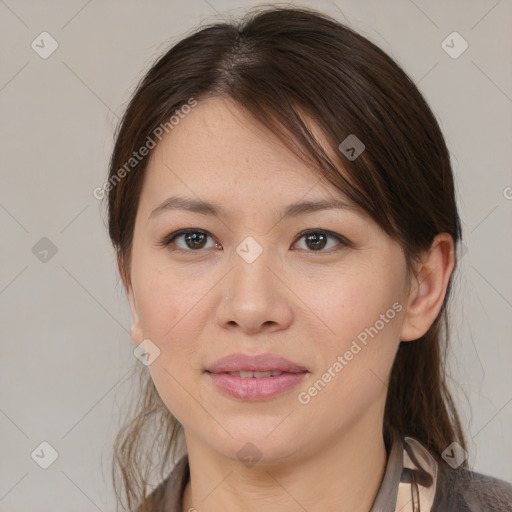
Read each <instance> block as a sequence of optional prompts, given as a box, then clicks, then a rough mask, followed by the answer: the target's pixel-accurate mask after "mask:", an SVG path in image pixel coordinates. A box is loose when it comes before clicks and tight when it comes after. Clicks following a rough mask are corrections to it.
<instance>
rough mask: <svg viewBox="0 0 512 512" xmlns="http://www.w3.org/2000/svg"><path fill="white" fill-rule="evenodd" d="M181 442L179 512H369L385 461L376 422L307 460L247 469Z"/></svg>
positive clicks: (194, 442) (343, 436) (195, 443)
mask: <svg viewBox="0 0 512 512" xmlns="http://www.w3.org/2000/svg"><path fill="white" fill-rule="evenodd" d="M374 425H375V423H374ZM186 440H187V451H188V459H189V467H190V481H189V483H188V484H187V486H186V489H185V493H184V496H183V507H182V510H183V511H184V512H187V511H189V510H190V509H192V510H197V511H198V512H221V511H225V510H244V511H246V512H256V511H260V510H265V511H266V512H278V511H279V512H292V511H293V512H296V511H297V510H301V509H302V510H307V511H308V512H320V511H322V512H325V511H336V512H353V511H354V510H357V511H361V512H369V511H370V510H371V507H372V504H373V502H374V500H375V496H376V495H377V492H378V490H379V487H380V484H381V482H382V478H383V476H384V472H385V468H386V460H387V454H386V447H385V444H384V440H383V437H382V428H381V426H380V425H379V424H378V423H377V424H376V427H375V426H373V427H372V426H366V427H363V426H361V425H357V426H354V427H353V428H351V429H350V430H348V431H344V432H343V433H342V434H339V436H338V437H337V439H336V440H334V441H333V442H330V443H328V446H325V448H324V449H323V450H319V451H317V452H316V453H314V454H313V455H311V456H308V457H305V458H294V459H293V461H287V462H279V463H273V464H259V463H258V464H256V465H254V466H252V467H246V466H245V465H243V464H242V463H240V462H239V461H238V460H233V459H231V458H226V457H224V456H222V455H219V453H218V452H214V451H212V450H211V449H208V448H207V447H206V446H205V445H204V444H202V443H201V442H200V441H199V440H198V438H196V437H194V436H193V435H191V434H190V433H186Z"/></svg>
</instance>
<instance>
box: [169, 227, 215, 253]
mask: <svg viewBox="0 0 512 512" xmlns="http://www.w3.org/2000/svg"><path fill="white" fill-rule="evenodd" d="M208 238H211V237H210V235H209V234H208V233H207V232H206V231H203V230H200V229H186V230H180V231H176V232H174V233H171V234H170V235H169V236H167V237H166V238H164V240H162V241H161V242H160V244H159V245H162V246H164V247H167V246H170V245H176V246H177V248H178V249H182V250H184V251H190V252H193V251H199V250H200V249H203V248H212V247H219V245H218V244H217V243H215V242H214V243H213V245H210V247H207V246H206V242H207V240H208ZM175 240H178V241H180V240H181V241H183V243H182V244H181V245H180V244H178V243H175V242H174V241H175Z"/></svg>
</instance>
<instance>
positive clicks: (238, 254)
mask: <svg viewBox="0 0 512 512" xmlns="http://www.w3.org/2000/svg"><path fill="white" fill-rule="evenodd" d="M265 245H266V244H265V242H264V237H262V236H259V237H258V238H257V239H256V238H255V237H254V236H247V237H245V238H244V239H243V240H242V242H240V244H239V245H238V246H237V247H236V250H235V254H234V255H233V260H234V261H233V264H234V272H233V276H232V286H233V288H234V289H235V288H240V289H241V290H243V291H248V292H251V291H252V293H258V294H261V293H262V292H263V295H266V294H268V292H270V291H271V288H272V284H271V283H272V281H273V280H275V275H274V273H273V272H272V271H271V270H270V268H271V267H272V266H275V265H274V263H273V262H274V261H275V259H276V258H275V256H276V254H273V253H272V250H271V249H270V248H269V247H266V246H265ZM272 278H274V279H272Z"/></svg>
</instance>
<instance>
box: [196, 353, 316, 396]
mask: <svg viewBox="0 0 512 512" xmlns="http://www.w3.org/2000/svg"><path fill="white" fill-rule="evenodd" d="M238 372H244V375H245V376H244V377H242V376H240V375H231V374H232V373H238ZM246 372H258V373H259V372H266V373H265V374H264V375H263V376H261V375H256V376H255V377H250V376H247V373H246ZM269 372H271V373H273V374H277V373H279V375H273V376H271V375H268V373H269ZM206 373H207V375H208V376H209V377H210V378H211V379H212V381H213V382H214V384H215V385H216V386H217V387H218V388H219V389H220V390H221V391H223V392H224V393H226V394H227V395H229V396H232V397H234V398H240V399H242V400H261V399H265V398H271V397H273V396H276V395H278V394H279V393H282V392H284V391H286V390H289V389H291V388H292V387H294V386H296V385H297V384H298V383H299V382H301V381H302V380H303V379H304V377H305V376H306V375H307V374H308V373H309V372H308V371H307V369H306V368H304V367H303V366H300V365H298V364H296V363H293V362H291V361H289V360H288V359H285V358H283V357H281V356H278V355H274V354H260V355H255V356H254V355H253V356H250V355H245V354H233V355H230V356H227V357H223V358H222V359H219V360H218V361H216V362H215V363H214V364H212V365H211V366H210V367H209V368H208V369H207V370H206Z"/></svg>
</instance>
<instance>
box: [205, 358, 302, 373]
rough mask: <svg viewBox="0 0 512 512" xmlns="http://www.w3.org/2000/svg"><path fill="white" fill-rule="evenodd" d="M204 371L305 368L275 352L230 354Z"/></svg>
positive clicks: (255, 370)
mask: <svg viewBox="0 0 512 512" xmlns="http://www.w3.org/2000/svg"><path fill="white" fill-rule="evenodd" d="M206 371H207V372H210V373H226V372H241V371H248V372H266V371H273V372H286V373H303V372H306V371H307V369H306V368H304V366H301V365H299V364H297V363H294V362H293V361H289V360H288V359H286V358H284V357H282V356H279V355H277V354H259V355H246V354H231V355H228V356H225V357H222V358H221V359H218V360H217V361H215V362H214V363H213V364H212V365H210V366H209V367H208V368H207V369H206Z"/></svg>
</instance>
